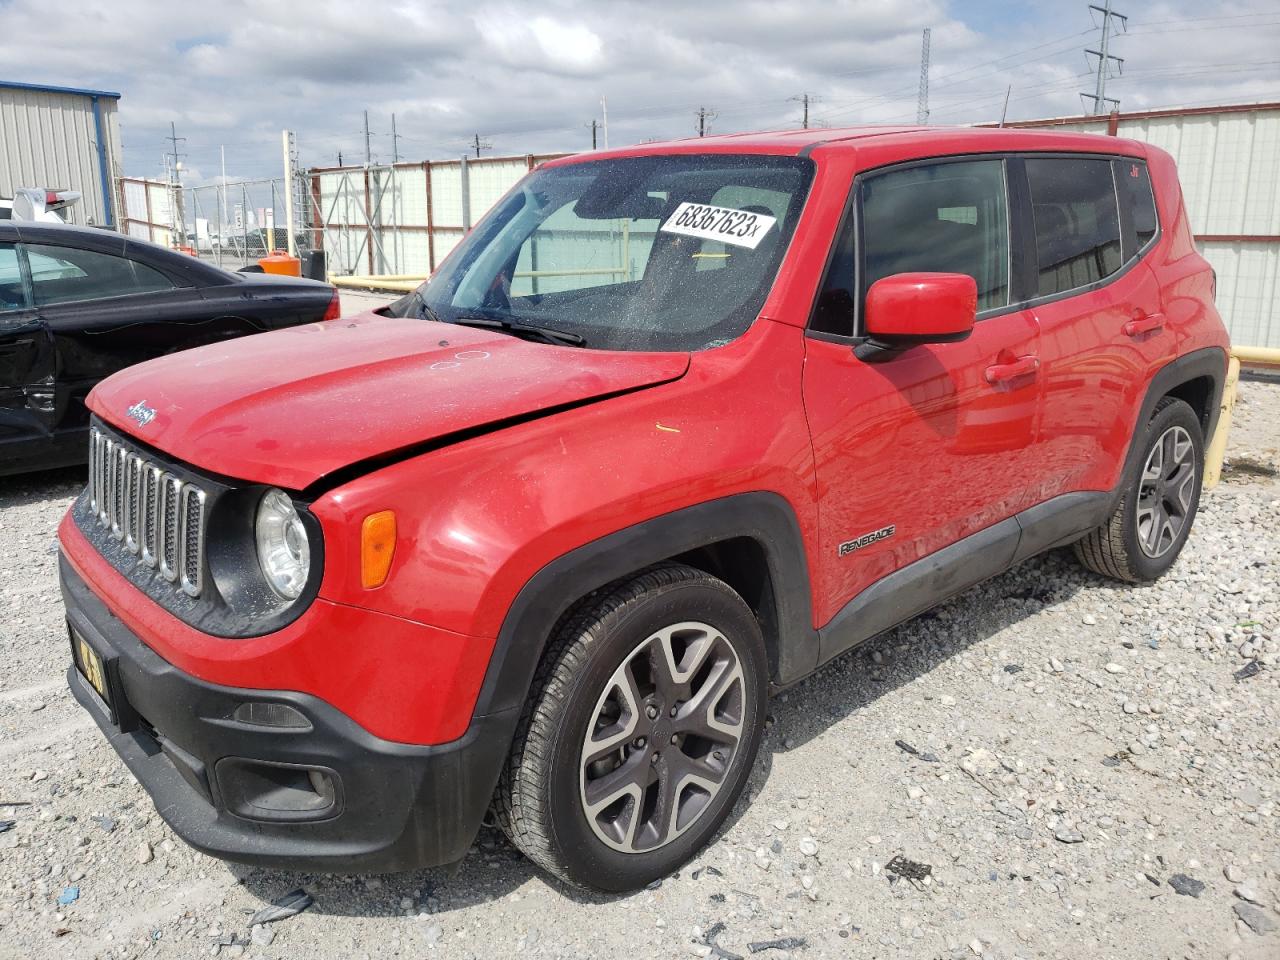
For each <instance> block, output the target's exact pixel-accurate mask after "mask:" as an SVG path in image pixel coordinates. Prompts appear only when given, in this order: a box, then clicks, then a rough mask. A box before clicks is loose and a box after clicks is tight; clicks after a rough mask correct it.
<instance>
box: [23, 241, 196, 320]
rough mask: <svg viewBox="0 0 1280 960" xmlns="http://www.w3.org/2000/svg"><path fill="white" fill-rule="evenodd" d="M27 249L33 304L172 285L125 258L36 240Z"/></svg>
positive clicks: (52, 302) (114, 295)
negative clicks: (36, 241)
mask: <svg viewBox="0 0 1280 960" xmlns="http://www.w3.org/2000/svg"><path fill="white" fill-rule="evenodd" d="M26 251H27V262H28V263H29V264H30V266H31V288H32V290H33V291H34V293H35V300H36V306H48V305H50V304H55V303H75V302H77V301H81V300H98V299H102V298H105V297H123V296H127V295H129V294H133V293H145V292H148V291H152V290H167V289H169V288H171V287H172V286H173V284H172V283H170V282H169V280H168V279H167V278H166V277H165V276H164V275H163V274H161V273H159V272H158V271H155V270H152V269H151V268H150V267H145V266H143V265H142V264H135V263H134V262H133V261H132V260H130V259H128V258H127V257H117V256H112V255H111V254H107V253H98V252H96V251H93V250H76V249H74V248H72V247H55V246H50V245H47V244H39V243H28V244H26Z"/></svg>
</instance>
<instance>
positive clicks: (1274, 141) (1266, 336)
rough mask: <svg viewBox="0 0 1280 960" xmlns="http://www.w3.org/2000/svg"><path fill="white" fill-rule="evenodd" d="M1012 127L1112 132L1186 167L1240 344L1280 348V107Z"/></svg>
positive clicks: (1192, 204)
mask: <svg viewBox="0 0 1280 960" xmlns="http://www.w3.org/2000/svg"><path fill="white" fill-rule="evenodd" d="M1006 126H1009V127H1031V128H1036V129H1045V128H1052V129H1056V130H1075V131H1080V132H1082V133H1107V134H1110V135H1112V136H1120V137H1128V138H1130V139H1133V140H1142V141H1145V142H1147V143H1150V144H1153V145H1155V146H1157V147H1159V148H1160V149H1162V150H1167V151H1168V152H1169V153H1170V154H1172V155H1173V158H1174V160H1176V161H1177V164H1178V173H1179V175H1180V177H1181V180H1182V189H1183V194H1184V196H1185V199H1186V204H1187V213H1188V215H1189V216H1190V218H1191V228H1192V229H1193V230H1194V231H1195V233H1196V240H1197V242H1198V243H1199V245H1200V250H1201V252H1202V253H1203V254H1204V256H1205V259H1207V260H1208V261H1209V262H1210V263H1212V264H1213V267H1214V269H1215V270H1216V271H1217V273H1218V309H1219V310H1221V312H1222V317H1223V319H1224V320H1225V321H1226V324H1227V329H1228V330H1230V331H1231V339H1232V340H1233V341H1234V342H1235V343H1238V344H1242V345H1247V346H1260V347H1280V103H1257V104H1243V105H1238V106H1224V107H1194V108H1185V109H1181V110H1178V109H1172V110H1147V111H1143V112H1139V113H1113V114H1111V115H1109V116H1105V115H1104V116H1095V117H1058V118H1054V119H1049V120H1023V121H1018V122H1015V123H1009V124H1006Z"/></svg>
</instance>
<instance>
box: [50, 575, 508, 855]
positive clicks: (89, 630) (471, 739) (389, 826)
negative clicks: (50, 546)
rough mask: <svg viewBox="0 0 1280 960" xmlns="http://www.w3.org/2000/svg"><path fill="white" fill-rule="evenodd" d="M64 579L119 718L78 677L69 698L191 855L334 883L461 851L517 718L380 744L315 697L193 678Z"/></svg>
mask: <svg viewBox="0 0 1280 960" xmlns="http://www.w3.org/2000/svg"><path fill="white" fill-rule="evenodd" d="M60 578H61V583H62V594H63V599H64V602H65V603H66V610H67V620H68V623H69V625H70V627H71V628H72V629H73V630H75V631H76V632H78V633H79V634H80V635H81V636H82V637H84V638H85V639H86V640H87V641H88V642H89V644H90V645H91V646H92V647H93V648H94V649H95V650H96V651H97V652H98V653H99V655H101V656H102V657H103V659H104V661H105V664H106V667H107V677H108V683H109V686H110V692H111V694H112V701H113V704H114V711H111V712H109V711H107V710H104V709H103V704H102V701H101V700H100V699H99V698H98V697H97V695H96V694H95V693H94V692H93V690H92V688H91V687H90V686H89V684H88V682H87V681H86V680H85V679H84V678H83V677H82V676H81V674H80V672H79V671H78V670H77V669H76V668H75V667H74V666H72V667H71V668H70V669H69V671H68V681H69V683H70V686H71V690H72V692H73V694H74V695H75V697H76V699H77V700H78V701H79V702H80V703H81V705H82V706H83V707H84V708H85V709H86V710H88V711H89V712H90V713H91V714H92V715H93V716H94V718H95V720H96V721H97V723H98V725H99V727H100V728H101V729H102V731H103V733H104V734H105V735H106V737H107V739H108V740H109V741H110V742H111V745H112V746H113V747H114V748H115V749H116V751H117V752H118V753H119V754H120V756H121V757H122V758H123V759H124V761H125V763H126V764H127V765H128V767H129V769H130V770H131V771H132V772H133V774H134V776H136V777H137V778H138V780H139V781H140V782H141V783H142V785H143V787H144V788H146V790H147V792H148V793H150V794H151V796H152V798H153V800H154V801H155V805H156V809H157V810H158V811H159V813H160V815H161V816H162V817H163V818H164V820H165V822H167V823H168V824H169V826H170V827H172V828H173V830H174V832H175V833H177V834H178V835H179V836H180V837H182V839H184V840H185V841H186V842H188V843H189V844H191V845H192V846H193V847H195V848H196V849H198V850H202V851H204V852H206V853H209V854H212V855H214V856H217V857H221V858H224V859H228V860H236V861H240V862H243V863H251V864H257V865H261V866H271V867H282V868H289V869H303V870H321V871H329V872H383V871H397V870H408V869H415V868H419V867H425V866H433V865H438V864H442V863H449V862H452V861H455V860H458V859H460V858H461V857H462V856H463V854H465V853H466V851H467V848H468V847H469V846H470V845H471V842H472V840H473V839H474V837H475V835H476V832H477V831H478V830H479V827H480V823H481V820H482V818H483V817H484V813H485V810H486V809H487V807H488V804H489V800H490V797H491V796H492V792H493V788H494V785H495V783H496V780H497V775H498V771H499V769H500V767H501V764H502V760H503V758H504V757H505V755H506V752H507V748H508V745H509V744H510V740H511V732H512V730H513V728H514V725H515V715H514V712H510V711H509V712H506V713H501V714H495V715H492V716H488V717H477V718H475V719H473V720H472V721H471V723H470V726H469V727H468V728H467V730H466V732H465V733H464V734H463V736H462V737H460V738H459V739H457V740H454V741H451V742H448V743H444V744H439V745H434V746H416V745H410V744H404V743H396V742H392V741H388V740H384V739H381V738H379V737H376V736H374V735H373V734H371V733H369V732H368V731H367V730H365V729H364V728H362V727H361V726H360V725H359V724H357V723H356V722H355V721H353V720H352V719H351V718H350V717H348V716H347V715H345V714H344V713H342V712H341V711H339V710H338V709H336V708H334V707H333V706H330V705H329V704H327V703H325V702H324V701H323V700H321V699H319V698H318V697H315V696H312V695H309V694H305V693H298V692H291V691H287V690H266V689H244V688H237V687H231V686H220V685H217V684H213V683H209V682H206V681H204V680H200V679H198V678H196V677H194V676H192V675H191V674H188V673H185V672H184V671H182V670H180V669H178V668H177V667H175V666H174V665H172V664H170V663H168V662H166V661H165V660H164V659H162V658H161V657H160V656H159V655H157V654H156V653H155V652H154V651H153V650H151V649H150V648H149V647H148V646H147V645H146V644H144V643H143V642H142V641H141V640H139V639H138V637H137V636H136V635H135V634H134V633H133V632H132V631H131V630H130V629H129V628H128V627H127V626H126V624H125V623H124V622H123V621H121V620H120V619H119V618H117V617H116V616H115V615H114V614H113V613H112V612H111V611H110V610H109V609H108V608H107V606H106V604H104V603H103V601H102V600H101V599H100V598H99V597H98V596H97V595H95V594H94V592H93V591H92V590H91V589H90V588H89V586H88V585H87V584H86V583H85V581H84V579H82V578H81V576H80V575H79V574H78V573H77V571H76V570H75V568H74V567H72V565H71V564H70V563H69V562H68V561H67V559H66V557H62V558H61V559H60ZM248 703H253V704H280V705H285V706H287V707H291V708H292V709H293V711H296V714H288V717H289V718H290V722H292V723H294V724H296V725H295V726H265V725H263V724H261V723H256V722H253V723H251V722H244V721H243V720H240V719H235V718H234V715H235V713H236V710H237V708H238V707H240V706H241V705H242V704H248ZM286 713H287V711H286ZM299 717H300V718H302V719H301V720H299ZM308 790H310V792H311V795H310V796H309V795H308Z"/></svg>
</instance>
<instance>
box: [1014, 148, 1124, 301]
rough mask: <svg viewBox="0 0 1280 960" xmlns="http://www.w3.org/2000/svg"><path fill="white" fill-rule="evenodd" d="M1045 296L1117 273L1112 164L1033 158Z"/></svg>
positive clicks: (1030, 173) (1031, 180) (1030, 174)
mask: <svg viewBox="0 0 1280 960" xmlns="http://www.w3.org/2000/svg"><path fill="white" fill-rule="evenodd" d="M1026 166H1027V182H1028V185H1029V187H1030V189H1031V209H1032V213H1033V216H1034V218H1035V231H1036V257H1037V260H1038V263H1039V275H1040V282H1039V290H1038V295H1039V296H1042V297H1046V296H1050V295H1052V294H1055V293H1061V292H1063V291H1065V290H1075V289H1077V288H1079V287H1083V286H1087V285H1088V284H1090V283H1095V282H1096V281H1098V280H1103V279H1105V278H1107V277H1109V276H1111V275H1112V274H1113V273H1115V272H1116V271H1118V270H1119V269H1120V267H1121V266H1122V265H1123V261H1122V258H1121V255H1120V215H1119V211H1118V208H1117V206H1116V188H1115V182H1114V180H1113V179H1112V175H1111V162H1110V161H1109V160H1093V159H1088V158H1084V157H1079V158H1076V157H1072V158H1056V157H1049V158H1043V159H1029V160H1027V162H1026Z"/></svg>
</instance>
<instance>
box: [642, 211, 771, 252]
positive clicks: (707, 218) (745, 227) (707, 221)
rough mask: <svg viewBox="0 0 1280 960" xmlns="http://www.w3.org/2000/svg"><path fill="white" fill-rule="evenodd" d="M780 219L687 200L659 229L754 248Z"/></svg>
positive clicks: (764, 214)
mask: <svg viewBox="0 0 1280 960" xmlns="http://www.w3.org/2000/svg"><path fill="white" fill-rule="evenodd" d="M777 222H778V218H777V217H771V216H769V215H768V214H767V213H751V212H749V211H747V210H733V209H731V208H729V207H713V206H711V205H710V204H706V203H688V202H685V203H682V204H680V206H678V207H676V210H675V213H673V214H671V216H670V217H669V218H668V219H667V222H666V223H664V224H663V225H662V226H661V227H659V229H660V230H662V231H663V232H665V233H680V234H683V235H684V236H686V237H701V238H702V239H703V240H719V241H721V242H722V243H731V244H733V245H734V246H735V247H749V248H750V249H752V250H754V249H755V248H756V247H758V246H759V245H760V241H761V240H763V239H764V235H765V234H766V233H768V232H769V231H770V230H771V229H772V228H773V225H774V224H775V223H777Z"/></svg>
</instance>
